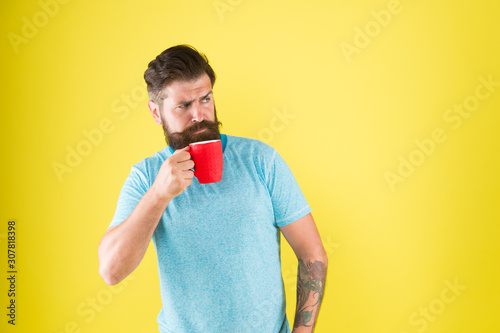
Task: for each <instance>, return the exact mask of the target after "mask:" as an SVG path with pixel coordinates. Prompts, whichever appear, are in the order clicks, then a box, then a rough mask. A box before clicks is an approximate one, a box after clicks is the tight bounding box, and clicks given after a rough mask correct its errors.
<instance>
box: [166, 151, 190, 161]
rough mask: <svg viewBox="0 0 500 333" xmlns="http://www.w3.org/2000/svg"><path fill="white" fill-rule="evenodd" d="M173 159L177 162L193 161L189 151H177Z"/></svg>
mask: <svg viewBox="0 0 500 333" xmlns="http://www.w3.org/2000/svg"><path fill="white" fill-rule="evenodd" d="M171 158H173V159H174V160H175V161H176V162H182V161H188V160H190V159H191V154H190V153H189V152H188V151H187V150H176V151H175V153H174V154H173V155H172V156H171Z"/></svg>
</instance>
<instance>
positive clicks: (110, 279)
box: [99, 264, 120, 286]
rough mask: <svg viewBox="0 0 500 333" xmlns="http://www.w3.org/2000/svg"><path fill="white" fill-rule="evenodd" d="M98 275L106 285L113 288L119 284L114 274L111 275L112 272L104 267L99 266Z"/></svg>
mask: <svg viewBox="0 0 500 333" xmlns="http://www.w3.org/2000/svg"><path fill="white" fill-rule="evenodd" d="M99 275H101V278H102V279H103V280H104V282H106V284H107V285H110V286H114V285H115V284H117V283H119V282H120V280H119V279H118V278H117V277H116V274H113V272H112V270H111V269H110V268H108V267H105V266H104V265H102V264H101V265H99Z"/></svg>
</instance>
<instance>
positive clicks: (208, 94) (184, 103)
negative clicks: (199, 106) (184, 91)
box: [175, 90, 213, 106]
mask: <svg viewBox="0 0 500 333" xmlns="http://www.w3.org/2000/svg"><path fill="white" fill-rule="evenodd" d="M211 94H213V91H212V90H210V91H209V92H208V93H207V94H206V95H204V96H202V97H201V98H200V99H205V98H207V97H208V96H210V95H211ZM193 102H194V99H192V100H190V101H180V102H178V103H176V104H175V105H176V106H178V105H189V104H191V103H193Z"/></svg>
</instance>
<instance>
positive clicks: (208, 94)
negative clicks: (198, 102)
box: [200, 90, 213, 99]
mask: <svg viewBox="0 0 500 333" xmlns="http://www.w3.org/2000/svg"><path fill="white" fill-rule="evenodd" d="M212 93H213V91H212V90H210V91H209V92H208V93H207V94H206V95H205V96H202V97H201V98H200V99H205V98H207V97H208V96H210V95H211V94H212Z"/></svg>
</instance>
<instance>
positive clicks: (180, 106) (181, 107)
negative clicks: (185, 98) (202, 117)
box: [177, 104, 187, 109]
mask: <svg viewBox="0 0 500 333" xmlns="http://www.w3.org/2000/svg"><path fill="white" fill-rule="evenodd" d="M177 107H178V108H179V109H185V108H186V107H187V104H181V105H178V106H177Z"/></svg>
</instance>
